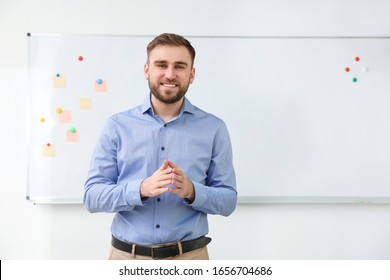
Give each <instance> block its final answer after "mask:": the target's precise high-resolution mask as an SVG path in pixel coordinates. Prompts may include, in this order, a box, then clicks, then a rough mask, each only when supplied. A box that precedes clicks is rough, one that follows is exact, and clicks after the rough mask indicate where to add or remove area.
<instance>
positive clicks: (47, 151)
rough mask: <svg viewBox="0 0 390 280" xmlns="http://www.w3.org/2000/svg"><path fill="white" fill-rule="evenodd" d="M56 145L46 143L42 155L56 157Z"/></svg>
mask: <svg viewBox="0 0 390 280" xmlns="http://www.w3.org/2000/svg"><path fill="white" fill-rule="evenodd" d="M54 155H55V151H54V145H53V144H44V145H42V156H44V157H54Z"/></svg>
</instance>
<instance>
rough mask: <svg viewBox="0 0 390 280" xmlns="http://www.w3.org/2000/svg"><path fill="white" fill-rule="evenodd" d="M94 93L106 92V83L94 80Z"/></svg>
mask: <svg viewBox="0 0 390 280" xmlns="http://www.w3.org/2000/svg"><path fill="white" fill-rule="evenodd" d="M95 92H107V81H106V80H101V79H98V80H96V81H95Z"/></svg>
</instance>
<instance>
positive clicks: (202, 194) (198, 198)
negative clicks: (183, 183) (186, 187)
mask: <svg viewBox="0 0 390 280" xmlns="http://www.w3.org/2000/svg"><path fill="white" fill-rule="evenodd" d="M192 183H193V184H194V191H195V199H194V201H193V202H192V203H189V202H186V203H187V204H188V205H191V206H193V207H196V206H202V205H203V204H204V203H205V202H206V189H205V187H206V186H204V185H202V184H200V183H196V182H192Z"/></svg>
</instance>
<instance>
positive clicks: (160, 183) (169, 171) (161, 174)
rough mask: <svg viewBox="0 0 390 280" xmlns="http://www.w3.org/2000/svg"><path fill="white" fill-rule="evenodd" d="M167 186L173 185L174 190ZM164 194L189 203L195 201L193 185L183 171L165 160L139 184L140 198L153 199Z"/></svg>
mask: <svg viewBox="0 0 390 280" xmlns="http://www.w3.org/2000/svg"><path fill="white" fill-rule="evenodd" d="M167 185H174V186H175V187H176V188H171V187H167ZM165 192H171V193H174V194H176V195H178V196H180V197H182V198H185V199H187V200H188V201H189V202H193V201H194V199H195V190H194V185H193V183H192V182H191V181H190V180H189V179H188V178H187V176H186V174H185V173H184V172H183V170H181V169H180V168H179V167H178V166H177V165H176V164H174V163H173V162H172V161H170V160H165V161H164V163H163V164H162V165H161V167H160V168H159V169H157V171H156V172H154V173H153V175H152V176H150V177H149V178H146V179H145V180H144V181H143V182H142V183H141V187H140V193H141V198H146V197H154V196H157V195H160V194H163V193H165Z"/></svg>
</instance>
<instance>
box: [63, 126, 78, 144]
mask: <svg viewBox="0 0 390 280" xmlns="http://www.w3.org/2000/svg"><path fill="white" fill-rule="evenodd" d="M79 138H80V133H79V130H78V129H77V130H75V131H71V130H67V131H66V142H79Z"/></svg>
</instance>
